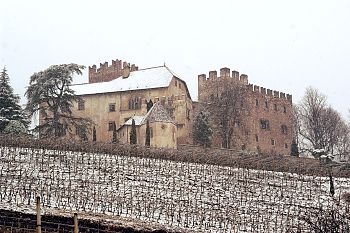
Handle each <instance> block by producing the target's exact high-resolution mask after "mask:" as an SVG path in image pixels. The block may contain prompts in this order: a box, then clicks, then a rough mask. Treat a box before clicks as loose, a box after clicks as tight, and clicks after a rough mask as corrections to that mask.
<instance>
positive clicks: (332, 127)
mask: <svg viewBox="0 0 350 233" xmlns="http://www.w3.org/2000/svg"><path fill="white" fill-rule="evenodd" d="M294 124H295V125H294V127H295V130H296V132H298V134H299V135H298V136H299V146H300V147H301V148H302V149H303V150H304V151H305V150H309V151H312V150H314V149H324V150H325V152H326V153H331V154H333V155H337V154H339V153H340V152H341V153H342V152H343V151H344V149H345V148H346V147H347V145H346V141H347V137H349V127H348V125H346V123H345V122H344V120H343V119H342V117H341V115H340V113H339V112H337V111H336V110H335V109H334V108H332V107H331V106H329V105H328V104H327V97H326V96H325V95H323V94H322V93H320V92H319V91H318V90H317V89H315V88H311V87H310V88H308V89H307V90H306V93H305V95H304V97H303V99H302V100H301V102H300V103H299V104H298V105H297V106H296V107H295V116H294ZM342 143H343V145H341V144H342ZM344 143H345V144H344ZM340 149H341V150H340Z"/></svg>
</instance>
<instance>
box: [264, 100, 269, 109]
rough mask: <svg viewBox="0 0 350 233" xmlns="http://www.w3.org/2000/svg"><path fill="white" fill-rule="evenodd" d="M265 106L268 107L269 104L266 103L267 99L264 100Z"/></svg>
mask: <svg viewBox="0 0 350 233" xmlns="http://www.w3.org/2000/svg"><path fill="white" fill-rule="evenodd" d="M265 108H269V104H268V103H267V100H265Z"/></svg>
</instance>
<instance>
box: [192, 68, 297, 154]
mask: <svg viewBox="0 0 350 233" xmlns="http://www.w3.org/2000/svg"><path fill="white" fill-rule="evenodd" d="M224 79H229V80H232V82H235V83H237V84H238V83H240V84H244V85H245V87H246V93H245V96H244V98H246V101H245V102H246V104H248V106H247V109H249V111H248V113H247V115H246V116H245V117H244V118H243V119H242V120H241V126H240V127H238V128H234V136H233V139H232V142H231V145H232V146H233V148H235V149H241V148H245V149H246V150H248V151H252V152H258V151H259V150H260V151H261V152H264V153H269V154H283V155H289V154H290V151H291V143H292V140H293V127H292V126H293V125H292V124H293V123H292V122H293V121H292V109H293V108H292V96H291V95H286V94H285V93H281V92H278V91H272V90H270V89H266V88H263V87H259V86H253V85H252V84H248V76H247V75H244V74H242V75H241V76H239V73H238V72H237V71H232V75H231V74H230V69H228V68H222V69H221V70H220V76H219V77H217V72H216V71H210V72H209V77H208V78H206V75H205V74H201V75H199V76H198V101H199V103H205V102H207V101H208V100H209V98H210V95H212V94H214V95H215V94H216V93H220V92H221V91H222V90H223V89H225V86H224V85H223V82H222V81H223V80H224ZM256 101H258V105H256ZM266 104H267V105H266ZM261 120H267V121H268V122H269V126H270V127H269V129H262V128H261ZM282 125H285V127H286V129H287V130H286V132H282ZM272 140H273V141H274V145H273V144H272ZM213 146H215V147H220V146H221V138H220V135H219V133H218V132H215V131H214V135H213Z"/></svg>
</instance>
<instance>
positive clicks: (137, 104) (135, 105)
mask: <svg viewBox="0 0 350 233" xmlns="http://www.w3.org/2000/svg"><path fill="white" fill-rule="evenodd" d="M128 108H129V109H141V98H133V99H130V100H129V104H128Z"/></svg>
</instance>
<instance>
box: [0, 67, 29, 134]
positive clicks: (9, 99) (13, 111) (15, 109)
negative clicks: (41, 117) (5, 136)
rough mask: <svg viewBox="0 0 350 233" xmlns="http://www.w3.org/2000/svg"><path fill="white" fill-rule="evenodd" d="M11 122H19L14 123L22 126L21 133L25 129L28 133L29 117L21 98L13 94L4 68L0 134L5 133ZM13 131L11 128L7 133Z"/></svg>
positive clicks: (0, 107)
mask: <svg viewBox="0 0 350 233" xmlns="http://www.w3.org/2000/svg"><path fill="white" fill-rule="evenodd" d="M11 121H17V123H14V122H12V123H14V124H15V125H21V126H20V128H22V130H21V131H23V127H24V129H25V131H26V129H27V127H28V125H29V121H28V117H27V116H26V114H25V113H24V111H23V109H22V108H21V106H20V105H19V96H18V95H15V94H14V93H13V89H12V87H11V86H10V78H9V76H8V74H7V70H6V68H5V67H4V68H3V70H2V72H1V74H0V133H2V132H4V130H5V128H6V126H7V125H8V124H9V123H10V122H11ZM12 123H11V124H12ZM12 126H13V124H12ZM11 129H13V127H9V128H8V129H7V132H8V131H9V130H11Z"/></svg>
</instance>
